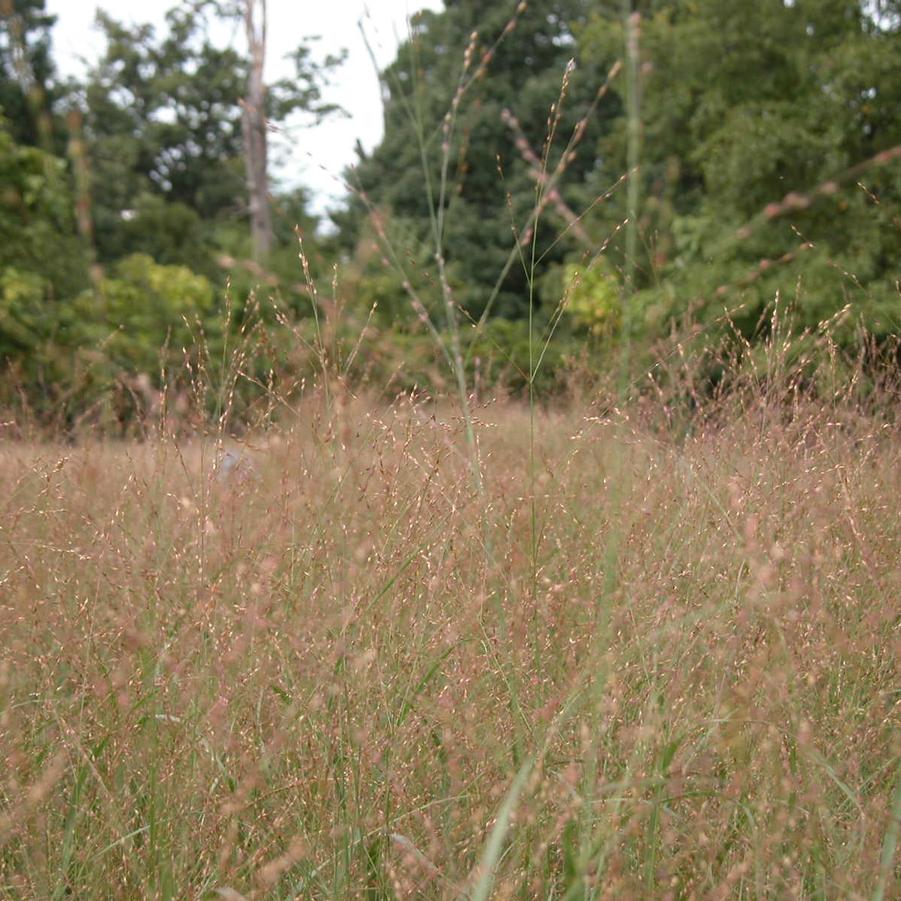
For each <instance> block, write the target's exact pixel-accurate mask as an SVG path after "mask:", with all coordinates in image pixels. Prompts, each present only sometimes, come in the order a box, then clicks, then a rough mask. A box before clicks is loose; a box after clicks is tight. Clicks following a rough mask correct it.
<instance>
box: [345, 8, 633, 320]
mask: <svg viewBox="0 0 901 901" xmlns="http://www.w3.org/2000/svg"><path fill="white" fill-rule="evenodd" d="M592 6H593V4H592V3H590V2H588V0H566V2H563V3H561V2H550V0H535V2H531V3H529V4H528V5H527V7H525V8H524V9H523V10H521V11H520V12H519V14H518V15H515V13H514V11H515V10H516V8H517V4H515V3H511V2H507V0H491V2H478V3H476V2H469V0H460V2H449V3H447V4H446V9H445V10H444V11H443V12H437V13H436V12H423V13H420V14H419V16H418V17H417V19H416V21H415V23H414V26H413V33H412V35H411V37H410V39H409V40H407V41H406V42H405V43H403V44H402V46H401V47H400V49H399V51H398V54H397V59H396V60H395V61H394V62H393V63H392V64H391V66H389V67H388V69H387V70H386V71H385V72H384V73H383V79H384V83H385V85H386V88H387V104H386V108H385V134H384V138H383V140H382V142H381V143H380V145H379V146H378V147H377V148H376V150H375V151H374V152H373V153H372V154H371V155H370V156H366V155H363V154H361V156H360V159H359V162H358V164H357V166H356V167H355V170H354V171H353V172H352V173H351V174H350V181H351V183H353V184H356V185H357V186H358V187H359V189H360V191H361V192H362V193H364V194H365V195H366V197H367V198H368V200H369V202H370V203H371V204H373V205H374V206H376V207H378V208H379V209H380V211H382V213H383V214H384V215H385V216H386V217H387V221H388V223H389V226H388V227H389V228H390V227H391V225H390V223H392V222H393V223H395V227H396V228H397V229H399V231H400V232H401V233H402V234H404V235H409V234H410V233H411V232H412V234H413V235H415V237H416V239H417V241H418V242H419V245H420V247H421V252H420V253H419V258H420V259H419V265H423V266H427V265H428V261H429V259H430V257H431V256H432V255H433V254H434V249H435V244H434V238H433V232H432V220H431V217H432V212H433V211H434V210H435V208H436V205H437V204H438V201H439V195H440V180H441V179H440V172H441V164H442V159H443V156H444V147H443V141H444V131H443V123H444V121H445V116H446V114H447V113H448V111H449V110H450V109H451V106H452V103H453V100H454V95H455V93H456V91H457V88H458V85H459V84H460V83H461V75H462V73H463V65H464V56H465V55H466V54H467V47H469V45H470V42H471V41H472V40H473V35H474V33H475V35H476V39H475V42H474V44H473V46H472V49H471V50H470V51H469V54H470V60H471V61H470V65H469V69H468V70H467V72H466V74H465V75H462V77H463V79H464V80H467V79H472V80H471V81H469V82H468V87H467V89H466V93H465V94H464V95H463V97H462V102H461V103H460V106H459V110H458V111H457V113H456V117H455V123H454V129H453V138H452V142H451V146H450V148H449V152H448V157H449V162H450V165H449V183H448V185H447V190H446V192H445V214H446V215H445V222H446V231H445V234H444V241H443V243H444V248H445V255H446V257H447V259H448V262H449V266H450V272H451V276H452V278H453V281H454V288H455V291H456V295H457V299H458V301H459V302H460V303H461V304H462V305H463V306H464V307H465V308H466V309H467V310H468V311H469V313H470V314H471V315H473V316H479V315H480V314H481V313H482V312H483V310H484V308H485V305H486V303H487V302H488V300H489V297H490V295H491V292H492V288H493V286H494V284H495V282H496V280H497V279H498V277H499V275H500V274H501V273H502V271H503V270H504V267H505V263H506V262H507V260H508V257H509V255H510V252H511V250H512V249H513V248H514V246H515V242H516V238H515V237H514V234H513V229H514V227H515V228H516V229H519V230H522V229H524V227H525V226H526V225H527V223H528V221H529V216H530V213H531V211H532V210H533V208H534V205H535V181H534V179H533V178H532V176H531V175H530V166H529V165H528V164H527V163H526V162H525V161H524V159H523V157H522V154H521V152H520V150H519V149H517V146H516V135H515V133H514V132H513V130H512V129H511V128H510V126H509V125H508V124H507V123H506V122H505V116H504V111H505V110H507V109H508V110H509V111H510V112H511V113H512V114H513V115H514V116H515V117H516V119H517V120H518V122H519V124H520V126H521V129H522V132H523V134H524V136H525V139H526V140H527V141H528V143H529V144H530V146H531V147H532V148H533V150H534V152H535V153H536V154H538V155H541V153H542V148H543V147H544V144H545V141H546V139H547V135H548V117H549V110H550V107H551V104H553V103H555V102H556V101H557V99H558V97H559V95H560V91H561V85H562V82H563V78H564V73H565V72H566V70H567V64H568V62H569V60H570V59H571V58H572V57H573V56H574V54H575V52H576V47H575V38H574V29H575V28H576V27H577V26H578V25H580V24H583V23H584V22H585V21H586V19H587V16H588V13H589V11H590V9H591V7H592ZM514 16H515V19H514ZM511 21H512V22H513V25H515V27H513V26H511V24H510V23H511ZM499 38H500V40H498V39H499ZM486 53H487V54H490V59H486V58H485V55H486ZM617 55H618V54H614V55H612V56H611V55H610V54H604V55H598V56H597V57H596V58H594V59H593V60H590V61H586V62H585V64H584V65H582V66H580V67H579V68H578V69H577V71H576V72H575V73H574V74H572V76H571V78H570V79H569V87H568V93H567V96H566V98H565V100H564V102H563V106H562V115H561V118H560V122H559V124H558V126H557V138H556V143H555V147H554V149H553V150H552V155H551V159H550V167H551V168H553V166H555V165H556V162H557V160H558V158H559V153H560V151H561V150H562V148H563V146H564V145H565V144H566V142H567V141H568V139H569V137H570V135H571V134H572V132H573V129H574V127H575V125H576V123H577V121H578V120H579V119H580V118H581V117H582V116H583V115H584V114H585V113H586V111H587V109H588V107H589V105H590V103H591V100H592V98H593V97H594V95H595V92H596V91H597V89H598V87H599V85H600V84H602V83H603V81H604V79H605V75H606V72H607V70H608V69H609V67H610V65H611V63H612V62H613V60H615V59H616V58H617ZM473 76H475V78H474V79H473ZM610 115H611V111H610V109H609V108H607V107H603V106H602V107H600V108H599V109H598V110H597V111H596V113H595V115H593V116H592V117H591V119H590V122H589V127H588V132H587V135H586V137H585V139H584V143H583V145H582V146H581V147H580V148H579V152H577V154H576V155H575V157H574V158H573V160H572V162H571V163H570V165H569V169H568V173H567V177H566V180H565V182H564V183H563V185H562V190H563V193H564V194H565V196H566V198H567V199H568V200H569V201H570V203H571V205H572V206H573V207H574V208H575V209H576V210H579V209H581V208H582V207H583V206H584V205H587V203H588V195H587V194H586V192H585V190H584V184H585V181H586V179H587V178H588V176H589V175H590V173H591V172H592V171H593V169H594V167H595V164H596V161H595V159H594V157H593V152H592V150H593V145H594V144H595V143H596V142H597V140H598V139H599V136H600V135H601V134H602V133H603V130H604V128H605V119H606V118H607V117H609V116H610ZM499 170H500V171H499ZM501 173H502V174H501ZM508 198H509V201H508ZM365 215H366V211H365V205H364V204H363V202H361V201H360V200H359V199H357V200H355V201H353V202H352V204H351V208H350V210H349V212H347V213H345V214H344V215H343V216H339V217H338V221H339V224H340V225H341V227H342V230H343V234H344V236H345V240H347V241H348V242H351V243H352V242H354V241H355V240H356V239H357V238H358V236H359V235H360V234H365V231H364V230H363V229H362V222H363V221H364V219H365ZM553 217H554V212H553V210H551V211H550V212H549V213H547V214H546V217H545V219H546V221H549V224H548V225H547V226H546V227H543V228H542V229H541V230H540V233H539V244H538V252H539V254H541V255H543V256H545V264H547V263H550V262H552V261H554V260H558V261H559V260H560V259H562V257H563V254H564V252H565V251H566V250H567V249H570V250H571V249H573V247H574V245H573V243H572V242H571V241H569V240H564V241H562V242H560V243H558V244H556V245H555V246H554V248H553V249H550V245H551V243H552V242H553V241H554V239H555V237H556V236H557V235H559V233H560V232H562V231H563V230H564V229H565V227H566V223H565V222H564V221H561V220H558V219H554V218H553ZM520 237H522V235H521V234H520ZM528 307H529V287H528V277H527V274H526V272H525V271H524V268H523V266H522V265H521V263H520V262H519V261H516V263H515V265H514V266H513V267H512V268H511V269H510V271H509V273H508V275H507V277H506V278H505V279H504V281H503V284H502V286H501V290H500V293H499V295H498V297H497V300H496V302H495V304H494V307H493V312H495V313H496V314H499V315H502V316H506V317H512V318H518V317H522V316H524V315H525V313H526V311H527V310H528Z"/></svg>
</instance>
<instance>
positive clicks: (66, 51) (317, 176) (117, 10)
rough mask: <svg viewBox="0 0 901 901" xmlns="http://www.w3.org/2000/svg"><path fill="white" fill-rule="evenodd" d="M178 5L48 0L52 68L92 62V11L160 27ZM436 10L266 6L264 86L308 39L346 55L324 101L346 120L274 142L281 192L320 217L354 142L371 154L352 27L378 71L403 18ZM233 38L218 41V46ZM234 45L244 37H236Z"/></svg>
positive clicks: (363, 71) (436, 0)
mask: <svg viewBox="0 0 901 901" xmlns="http://www.w3.org/2000/svg"><path fill="white" fill-rule="evenodd" d="M175 2H176V0H143V2H140V3H139V2H136V0H47V9H48V11H49V12H51V13H53V14H54V15H56V16H57V22H56V26H55V28H54V29H53V41H54V49H55V53H56V59H57V64H58V66H59V68H60V69H61V70H62V72H63V73H64V74H73V75H74V74H80V73H81V72H82V71H83V70H84V63H83V62H82V60H85V61H87V62H93V61H94V60H96V59H97V58H98V57H99V55H100V53H101V52H102V50H103V41H102V39H101V37H100V35H99V33H98V32H97V30H96V29H95V28H94V27H93V23H94V16H95V12H96V10H97V7H98V6H99V7H101V8H102V9H104V10H106V11H107V12H108V13H110V15H112V16H113V18H115V19H118V20H119V21H122V22H152V23H154V24H156V25H162V23H163V21H164V15H165V12H166V10H167V9H169V8H170V7H171V6H173V5H175ZM424 8H428V9H441V8H442V3H441V0H321V2H311V0H269V3H268V10H269V35H268V43H269V46H268V55H267V58H266V77H267V79H269V80H273V81H275V80H277V79H279V78H282V77H285V76H289V75H291V74H292V66H291V64H290V63H288V62H285V61H284V56H285V54H287V53H289V52H290V51H291V50H293V49H295V48H296V47H297V46H298V45H299V44H301V43H303V39H304V38H305V37H307V36H309V35H319V36H320V40H319V41H317V42H316V43H315V45H314V47H315V48H316V50H315V52H316V54H317V55H322V56H324V55H326V54H328V53H333V54H337V53H338V52H339V51H340V50H341V49H346V50H347V60H346V61H345V63H344V65H343V66H341V67H340V68H339V69H338V70H336V72H335V73H334V74H333V76H332V78H331V85H330V86H329V88H328V89H327V90H326V91H325V92H324V96H323V99H324V100H326V101H329V102H332V103H337V104H339V105H340V106H342V107H343V108H344V109H345V110H346V111H347V112H348V113H349V114H350V116H349V118H344V117H338V116H334V117H330V118H329V119H326V120H325V121H324V122H322V123H321V124H320V125H318V126H316V127H314V128H297V129H291V132H290V135H285V136H279V137H277V138H276V140H275V141H274V146H273V157H274V158H275V159H276V160H280V161H282V162H281V164H280V165H278V166H277V168H276V171H275V172H274V173H273V174H274V175H275V176H276V177H277V178H279V179H280V180H281V181H282V182H283V183H284V184H286V185H295V184H303V185H306V186H308V187H309V188H310V189H311V190H312V191H313V193H314V201H315V202H314V206H315V208H316V209H317V211H319V212H322V211H323V210H324V209H325V208H326V207H327V206H328V205H330V204H331V203H332V202H334V200H335V199H336V198H338V197H340V196H341V195H342V193H343V192H342V189H341V185H340V183H339V181H338V180H337V176H339V175H340V173H341V171H342V169H343V168H344V167H345V166H346V165H348V164H349V163H352V162H353V161H354V159H355V154H354V143H355V141H356V140H357V138H359V139H360V140H361V142H362V143H363V146H364V147H365V148H366V149H367V150H369V149H371V148H372V147H374V146H375V144H377V143H378V141H379V138H380V137H381V131H382V108H381V98H380V95H379V88H378V82H377V81H376V78H375V72H374V70H373V66H372V62H371V60H370V58H369V54H368V53H367V50H366V46H365V44H364V42H363V38H362V36H361V34H360V30H359V28H358V27H357V23H358V22H359V21H361V20H362V22H363V26H364V28H365V30H366V34H367V37H368V39H369V43H370V45H371V47H372V49H373V51H374V53H375V56H376V59H377V60H378V63H379V66H380V67H381V68H383V67H384V66H386V65H387V64H388V63H390V62H391V61H392V60H393V59H394V54H395V51H396V49H397V45H398V41H399V40H402V39H403V38H404V37H405V36H406V35H407V32H408V26H407V19H408V17H409V16H410V15H411V14H413V13H414V12H416V11H417V10H420V9H424ZM230 39H231V35H230V34H224V35H223V40H224V41H228V40H230ZM235 40H236V41H237V42H238V44H239V45H240V43H241V42H242V41H243V35H241V34H237V35H236V36H235Z"/></svg>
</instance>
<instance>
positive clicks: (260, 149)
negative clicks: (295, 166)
mask: <svg viewBox="0 0 901 901" xmlns="http://www.w3.org/2000/svg"><path fill="white" fill-rule="evenodd" d="M244 33H245V35H246V36H247V48H248V52H249V55H250V65H249V67H248V69H249V71H248V76H247V98H246V99H245V101H244V117H243V120H242V126H243V133H244V166H245V168H246V170H247V196H248V198H249V206H250V233H251V240H252V242H253V256H254V259H255V260H256V261H257V262H260V261H262V260H264V259H265V258H266V257H267V256H269V252H270V250H271V249H272V215H271V212H270V209H269V171H268V160H267V156H268V154H267V149H268V147H267V145H268V142H267V140H266V83H265V81H264V80H263V64H264V62H265V59H266V0H244Z"/></svg>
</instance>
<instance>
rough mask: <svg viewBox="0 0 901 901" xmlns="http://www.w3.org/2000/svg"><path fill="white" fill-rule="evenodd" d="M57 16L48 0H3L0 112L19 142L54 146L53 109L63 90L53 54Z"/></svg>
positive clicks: (0, 27)
mask: <svg viewBox="0 0 901 901" xmlns="http://www.w3.org/2000/svg"><path fill="white" fill-rule="evenodd" d="M55 21H56V16H51V15H48V13H47V11H46V2H45V0H15V3H3V4H0V113H2V114H3V115H4V116H6V117H7V119H8V120H9V123H10V130H11V132H12V135H13V138H14V139H15V140H16V141H17V142H18V143H21V144H28V145H32V146H39V145H41V146H44V147H45V149H50V137H51V136H50V135H49V134H48V131H49V129H50V112H51V111H52V109H53V107H54V106H55V104H56V101H57V100H58V99H59V96H60V94H62V93H63V88H62V86H61V85H59V84H57V80H56V72H55V66H54V64H53V58H52V56H51V52H50V51H51V41H50V31H51V29H52V27H53V24H54V22H55Z"/></svg>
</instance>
